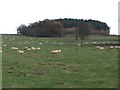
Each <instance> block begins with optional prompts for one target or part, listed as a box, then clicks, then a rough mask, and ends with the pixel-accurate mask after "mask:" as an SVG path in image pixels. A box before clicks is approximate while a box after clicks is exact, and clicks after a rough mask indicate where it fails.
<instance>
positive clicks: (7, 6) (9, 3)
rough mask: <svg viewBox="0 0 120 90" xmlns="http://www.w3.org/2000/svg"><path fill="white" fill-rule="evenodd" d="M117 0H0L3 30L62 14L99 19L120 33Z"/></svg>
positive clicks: (12, 31) (13, 31)
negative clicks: (119, 29)
mask: <svg viewBox="0 0 120 90" xmlns="http://www.w3.org/2000/svg"><path fill="white" fill-rule="evenodd" d="M118 1H119V0H0V34H16V33H17V30H16V29H17V27H18V26H20V25H21V24H25V25H29V24H30V23H34V22H36V21H42V20H44V19H59V18H74V19H93V20H99V21H101V22H105V23H107V25H108V26H109V27H111V29H110V34H118ZM119 11H120V9H119ZM119 15H120V14H119ZM119 19H120V18H119ZM119 21H120V20H119ZM119 34H120V33H119Z"/></svg>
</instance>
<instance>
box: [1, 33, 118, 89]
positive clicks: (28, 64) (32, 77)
mask: <svg viewBox="0 0 120 90" xmlns="http://www.w3.org/2000/svg"><path fill="white" fill-rule="evenodd" d="M117 44H118V37H116V36H90V37H89V38H88V39H85V40H84V42H83V46H81V45H80V40H78V41H76V40H75V38H73V37H63V38H37V37H33V38H31V37H26V36H20V35H2V79H3V80H2V87H3V88H117V87H118V49H119V48H110V46H111V45H113V47H115V46H118V45H117ZM98 45H99V46H102V47H104V49H103V50H100V49H96V46H98ZM11 47H17V48H18V49H19V50H22V51H24V53H23V54H20V53H18V52H17V51H16V50H12V49H11ZM25 47H40V50H37V51H27V50H26V49H25ZM118 47H119V46H118ZM56 49H60V50H61V52H60V53H57V54H52V53H51V51H52V50H56Z"/></svg>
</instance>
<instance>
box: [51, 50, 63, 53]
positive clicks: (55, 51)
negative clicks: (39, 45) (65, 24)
mask: <svg viewBox="0 0 120 90" xmlns="http://www.w3.org/2000/svg"><path fill="white" fill-rule="evenodd" d="M51 52H52V54H57V53H60V52H61V50H52V51H51Z"/></svg>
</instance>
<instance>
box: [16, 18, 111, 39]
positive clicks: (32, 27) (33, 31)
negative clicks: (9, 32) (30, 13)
mask: <svg viewBox="0 0 120 90" xmlns="http://www.w3.org/2000/svg"><path fill="white" fill-rule="evenodd" d="M81 22H84V23H86V24H87V25H88V26H87V27H84V24H80V23H81ZM91 26H92V29H90V32H92V31H93V30H94V31H97V32H98V31H99V32H100V30H102V31H104V32H107V34H109V29H110V27H108V25H107V24H106V23H105V22H101V21H98V20H91V19H89V20H83V19H71V18H69V19H68V18H64V19H53V20H49V19H45V20H43V21H37V22H34V23H30V24H29V25H28V26H26V25H25V24H22V25H20V26H19V27H18V28H17V33H18V34H22V35H27V36H34V37H60V36H63V35H65V34H66V33H65V32H66V30H67V32H69V31H70V33H72V34H75V31H76V30H77V29H78V28H79V29H80V28H83V27H84V29H82V30H84V31H85V30H86V28H87V29H88V28H91ZM72 28H74V29H72ZM70 29H71V30H70ZM85 32H86V31H85ZM80 33H82V34H83V32H82V31H80ZM103 34H104V33H103ZM79 35H80V36H81V34H79Z"/></svg>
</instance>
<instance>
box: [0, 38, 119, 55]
mask: <svg viewBox="0 0 120 90" xmlns="http://www.w3.org/2000/svg"><path fill="white" fill-rule="evenodd" d="M4 39H7V38H6V37H5V38H4ZM14 40H15V38H11V39H9V42H12V41H14ZM43 41H44V40H43ZM31 42H34V41H33V39H32V38H31ZM36 43H37V42H36ZM45 43H46V44H47V43H48V41H47V40H46V41H45ZM56 43H57V42H55V41H54V42H53V44H56ZM105 43H111V42H103V44H105ZM2 44H3V45H2V46H3V47H6V44H4V42H2ZM19 44H20V45H22V44H30V42H29V41H25V42H21V43H19ZM58 44H59V45H64V43H62V42H61V43H58ZM84 44H90V42H84ZM39 45H43V43H42V42H39ZM77 45H78V46H81V43H79V44H77ZM92 45H95V46H96V49H100V50H104V49H105V48H104V47H102V46H97V42H95V41H94V42H92ZM109 48H110V49H113V48H116V49H118V48H120V46H109ZM11 49H12V50H15V51H17V53H20V54H24V53H25V50H26V51H34V52H37V51H38V50H40V49H41V48H40V47H33V46H32V47H27V46H26V47H24V48H23V49H22V50H21V49H19V48H18V47H11ZM50 52H51V53H52V54H57V53H61V52H62V50H61V49H55V50H51V51H50ZM0 53H2V47H0Z"/></svg>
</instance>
